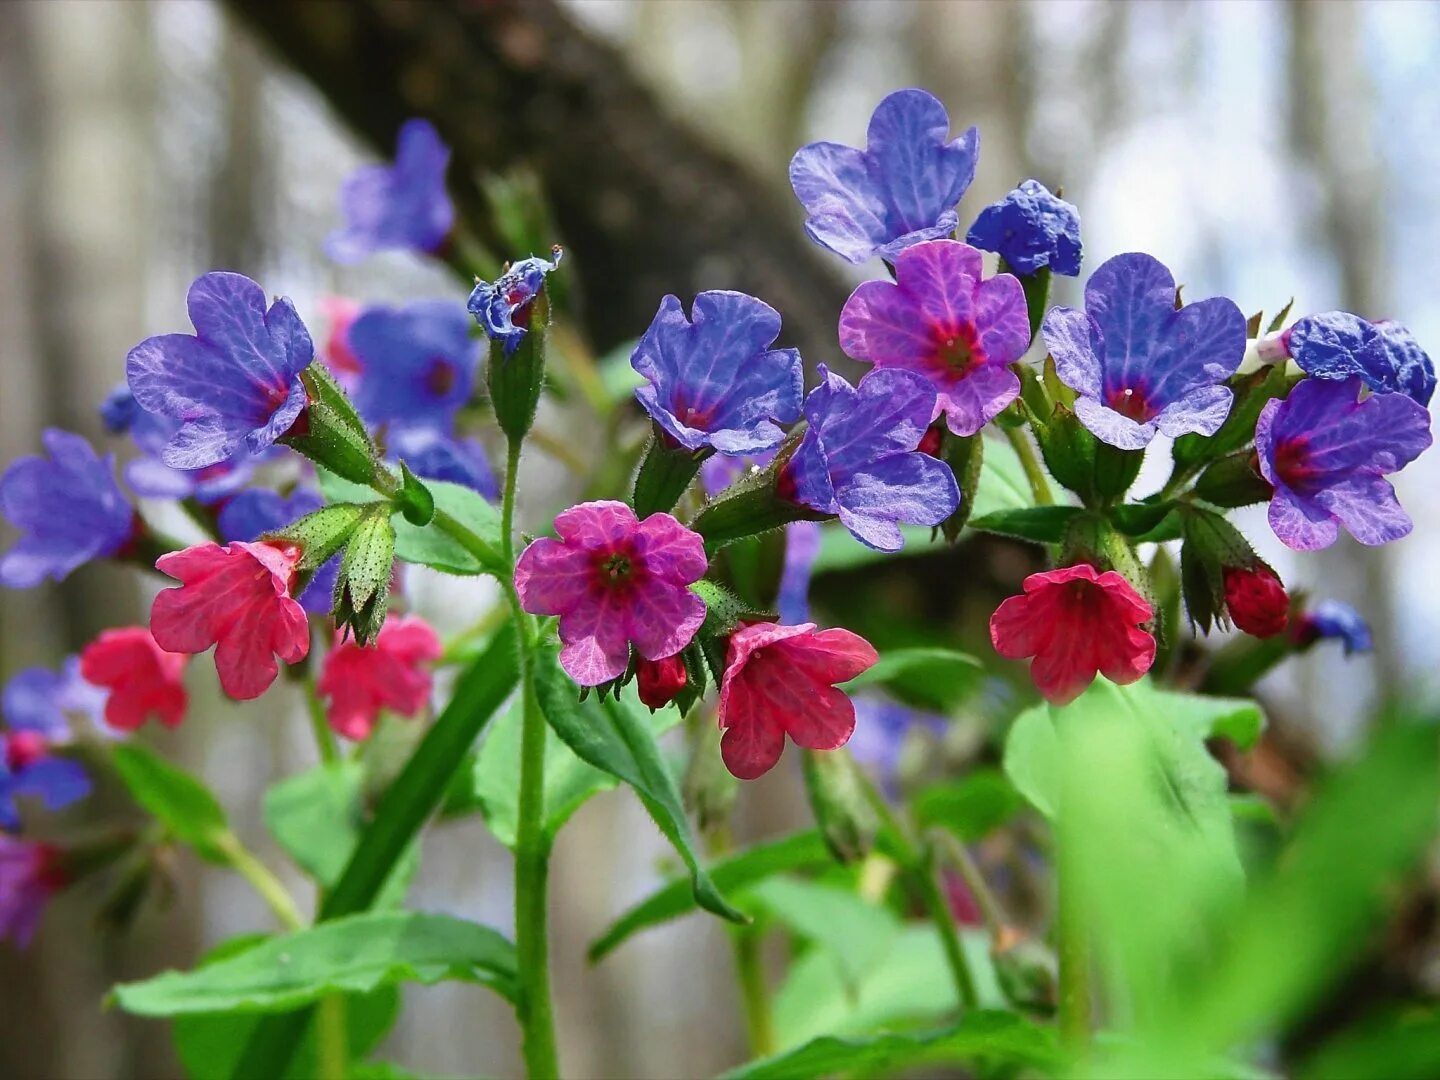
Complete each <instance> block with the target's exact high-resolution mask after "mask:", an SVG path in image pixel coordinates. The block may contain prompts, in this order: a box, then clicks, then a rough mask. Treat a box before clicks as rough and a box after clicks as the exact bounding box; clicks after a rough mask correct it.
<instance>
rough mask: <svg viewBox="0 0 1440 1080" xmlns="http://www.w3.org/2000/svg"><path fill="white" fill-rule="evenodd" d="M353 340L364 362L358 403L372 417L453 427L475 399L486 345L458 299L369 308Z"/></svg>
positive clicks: (356, 324) (409, 424)
mask: <svg viewBox="0 0 1440 1080" xmlns="http://www.w3.org/2000/svg"><path fill="white" fill-rule="evenodd" d="M348 340H349V343H350V348H351V349H352V350H353V351H354V353H355V355H356V356H357V357H359V359H360V365H361V368H362V373H361V374H360V375H359V376H358V379H357V380H356V384H355V390H354V398H355V407H356V408H357V409H359V410H360V415H361V416H363V417H364V418H365V419H366V420H368V421H369V422H370V423H372V424H379V423H390V424H393V425H396V426H403V427H430V428H435V429H439V430H448V429H449V428H450V426H451V425H452V424H453V422H454V419H455V413H456V412H457V411H458V410H459V409H460V407H461V406H462V405H464V404H465V402H466V401H468V400H469V399H470V387H471V385H472V384H473V383H474V380H475V368H476V365H477V363H478V362H479V358H480V348H479V343H478V342H477V341H475V339H474V338H472V337H471V336H470V319H469V318H468V317H467V316H466V314H465V309H464V308H462V307H461V306H460V305H459V304H455V303H452V302H451V301H449V300H419V301H416V302H415V303H413V304H406V305H405V306H404V307H398V308H392V307H378V306H377V307H370V308H366V309H365V310H364V311H363V312H362V313H361V314H360V316H359V317H358V318H356V320H355V322H354V323H352V324H351V326H350V333H349V337H348Z"/></svg>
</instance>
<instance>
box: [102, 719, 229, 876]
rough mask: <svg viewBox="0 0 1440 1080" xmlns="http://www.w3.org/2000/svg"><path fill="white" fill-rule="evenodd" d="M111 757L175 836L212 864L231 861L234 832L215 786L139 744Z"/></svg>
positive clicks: (137, 797) (140, 798)
mask: <svg viewBox="0 0 1440 1080" xmlns="http://www.w3.org/2000/svg"><path fill="white" fill-rule="evenodd" d="M111 760H112V761H114V763H115V771H116V772H118V773H119V774H120V779H121V780H123V781H124V783H125V786H126V787H127V788H128V789H129V791H130V794H131V796H133V797H134V799H135V801H136V802H137V803H139V804H140V805H141V806H142V807H144V808H145V809H146V810H147V811H149V812H150V813H151V814H153V815H154V816H155V817H156V818H157V819H158V820H159V821H160V823H161V824H162V825H164V826H165V828H166V830H167V831H168V832H169V833H170V835H171V836H173V837H174V838H175V839H176V840H178V841H180V842H181V843H183V844H187V845H189V846H190V847H191V848H193V849H194V850H195V853H196V854H197V855H199V856H200V857H201V858H203V859H205V860H207V861H209V862H213V863H219V864H221V865H228V864H229V863H230V861H231V856H230V853H231V851H232V850H233V849H234V842H235V841H234V836H233V835H232V834H231V832H230V827H229V825H228V824H227V823H226V821H225V811H224V810H222V809H221V808H220V804H219V803H218V802H217V801H216V800H215V796H214V795H212V794H211V793H210V789H209V788H207V787H206V786H205V785H204V784H203V783H201V782H200V781H199V780H197V779H195V778H194V777H193V776H191V775H190V774H189V773H187V772H184V771H183V770H181V769H177V768H176V767H175V766H174V765H171V764H170V763H169V762H167V761H163V760H162V759H160V758H159V757H157V756H156V755H155V754H154V753H153V752H152V751H150V750H147V749H146V748H145V747H144V746H142V745H141V744H140V743H137V742H131V743H125V744H122V745H120V746H117V747H115V750H114V753H113V755H112V758H111Z"/></svg>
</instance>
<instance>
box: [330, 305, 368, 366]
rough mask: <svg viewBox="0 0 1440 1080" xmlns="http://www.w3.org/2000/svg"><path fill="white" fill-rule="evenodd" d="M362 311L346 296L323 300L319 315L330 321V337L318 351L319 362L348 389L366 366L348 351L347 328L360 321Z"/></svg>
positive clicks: (360, 307) (360, 306)
mask: <svg viewBox="0 0 1440 1080" xmlns="http://www.w3.org/2000/svg"><path fill="white" fill-rule="evenodd" d="M363 310H364V307H363V306H362V305H361V304H360V303H359V301H356V300H351V299H350V298H348V297H345V296H322V297H321V298H320V311H321V313H322V314H323V315H324V316H325V318H326V319H328V320H329V321H330V336H329V337H327V338H326V339H325V345H324V347H323V348H322V349H321V350H320V358H321V359H322V360H324V361H325V366H326V367H328V368H329V369H330V373H331V374H332V375H334V376H335V377H336V378H337V379H339V380H340V381H341V382H343V383H346V385H348V384H349V383H350V382H353V381H354V380H355V379H356V378H357V377H358V376H359V375H360V373H361V372H362V371H364V369H365V365H363V364H362V363H361V362H360V358H359V357H358V356H356V355H355V350H354V349H352V348H351V347H350V325H351V323H353V322H354V321H355V320H356V319H358V318H359V317H360V312H361V311H363Z"/></svg>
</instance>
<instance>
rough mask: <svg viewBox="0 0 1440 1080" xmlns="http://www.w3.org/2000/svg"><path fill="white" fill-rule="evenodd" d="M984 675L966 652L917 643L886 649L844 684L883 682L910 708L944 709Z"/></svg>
mask: <svg viewBox="0 0 1440 1080" xmlns="http://www.w3.org/2000/svg"><path fill="white" fill-rule="evenodd" d="M984 675H985V669H984V667H983V666H982V665H981V663H980V661H979V660H976V659H975V657H973V656H970V655H968V654H967V653H962V652H956V651H955V650H954V649H944V648H937V647H927V646H921V647H916V648H910V649H887V650H886V651H885V652H883V653H881V654H880V659H879V660H878V661H877V662H876V663H875V664H874V665H873V666H872V667H870V668H869V669H868V670H866V671H863V672H861V673H860V674H859V675H857V676H856V677H855V678H854V679H852V680H850V682H849V683H847V684H846V686H847V688H848V689H851V690H856V689H859V688H860V687H863V686H883V687H884V688H885V689H886V690H887V691H888V692H889V693H890V695H891V696H892V697H894V698H896V699H897V700H899V701H902V702H904V703H905V704H907V705H910V706H913V707H914V708H917V709H932V710H935V711H938V712H948V711H950V710H951V709H954V708H956V707H958V706H959V705H961V704H963V703H964V702H965V701H966V700H967V699H968V698H969V697H970V696H971V695H972V694H973V693H974V692H975V691H976V690H977V689H979V687H980V681H981V679H982V678H983V677H984Z"/></svg>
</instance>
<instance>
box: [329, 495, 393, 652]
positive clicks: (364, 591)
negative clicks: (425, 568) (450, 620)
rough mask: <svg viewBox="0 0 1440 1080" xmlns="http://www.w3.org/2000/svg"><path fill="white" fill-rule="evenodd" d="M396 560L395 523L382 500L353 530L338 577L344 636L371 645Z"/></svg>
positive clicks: (337, 619)
mask: <svg viewBox="0 0 1440 1080" xmlns="http://www.w3.org/2000/svg"><path fill="white" fill-rule="evenodd" d="M394 562H395V526H394V525H392V524H391V523H390V506H389V505H388V504H384V503H379V504H376V506H375V508H374V509H372V510H370V511H369V512H368V513H367V514H366V515H365V517H364V518H363V519H362V520H361V521H360V523H359V525H357V526H356V528H355V531H354V533H353V534H351V537H350V542H349V544H347V545H346V547H345V557H344V558H343V559H342V560H341V563H340V574H339V576H338V577H336V579H335V626H336V629H338V630H339V631H340V633H341V635H342V636H343V635H344V634H345V633H346V632H347V631H349V632H352V633H354V635H355V640H356V641H358V642H359V643H360V644H361V645H368V644H369V643H370V642H371V641H372V640H374V638H375V636H376V635H377V634H379V633H380V628H381V627H382V626H383V625H384V624H385V612H386V607H387V604H388V603H389V600H390V578H391V573H392V570H393V567H394Z"/></svg>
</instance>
